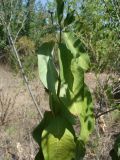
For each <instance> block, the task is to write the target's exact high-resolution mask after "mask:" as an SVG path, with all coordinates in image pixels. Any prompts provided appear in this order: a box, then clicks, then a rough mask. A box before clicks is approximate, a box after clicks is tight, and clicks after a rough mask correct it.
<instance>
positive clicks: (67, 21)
mask: <svg viewBox="0 0 120 160" xmlns="http://www.w3.org/2000/svg"><path fill="white" fill-rule="evenodd" d="M74 20H75V17H74V11H71V12H70V13H67V16H66V18H65V20H64V26H65V27H66V26H68V25H69V24H71V23H72V22H74Z"/></svg>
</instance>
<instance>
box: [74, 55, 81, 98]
mask: <svg viewBox="0 0 120 160" xmlns="http://www.w3.org/2000/svg"><path fill="white" fill-rule="evenodd" d="M71 71H72V75H73V79H74V80H73V85H72V93H73V95H74V96H77V94H78V93H79V92H80V90H81V89H82V88H83V86H84V71H83V69H82V68H81V67H80V64H79V58H74V59H72V62H71Z"/></svg>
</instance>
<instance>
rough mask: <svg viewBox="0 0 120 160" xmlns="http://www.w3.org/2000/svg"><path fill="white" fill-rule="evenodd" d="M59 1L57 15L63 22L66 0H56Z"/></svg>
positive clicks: (59, 20)
mask: <svg viewBox="0 0 120 160" xmlns="http://www.w3.org/2000/svg"><path fill="white" fill-rule="evenodd" d="M56 2H57V16H58V22H59V24H61V21H62V18H63V10H64V1H63V0H56Z"/></svg>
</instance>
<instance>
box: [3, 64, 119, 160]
mask: <svg viewBox="0 0 120 160" xmlns="http://www.w3.org/2000/svg"><path fill="white" fill-rule="evenodd" d="M106 77H107V74H101V75H100V77H99V78H100V81H101V83H102V81H104V80H105V79H106ZM85 81H86V83H87V84H88V86H89V87H90V90H91V91H92V92H94V90H95V87H96V78H95V75H94V74H93V73H87V74H86V75H85ZM29 84H30V87H31V89H32V92H33V94H34V96H35V99H36V101H37V103H38V104H39V109H40V110H41V111H42V113H44V111H45V110H49V104H48V95H47V93H46V92H45V90H44V87H43V85H42V83H41V82H40V80H39V78H38V75H37V76H36V77H35V78H34V79H33V80H31V81H30V82H29ZM0 100H1V101H2V104H3V107H1V108H0V160H17V159H20V160H32V159H34V156H35V154H36V152H37V151H38V150H37V149H38V146H37V144H36V143H35V142H34V140H33V139H32V136H31V132H32V131H33V129H34V128H35V126H36V125H37V124H38V123H39V121H40V116H39V114H38V112H37V110H36V108H35V106H34V103H33V101H32V99H31V97H30V95H29V93H28V90H27V88H26V86H25V84H24V82H23V79H22V77H21V75H20V74H17V75H16V74H15V73H13V72H12V71H11V70H10V69H9V67H8V66H7V65H6V66H5V65H2V64H0ZM14 101H15V102H14ZM4 113H5V114H4ZM3 115H5V118H4V119H3ZM1 117H2V118H1ZM119 119H120V118H118V117H117V116H116V113H115V114H114V116H112V115H111V114H110V115H109V116H108V115H107V116H106V117H105V123H106V128H105V132H104V133H101V132H100V131H98V130H99V129H98V130H97V128H99V125H98V124H97V122H96V124H97V125H96V131H95V132H94V133H93V135H92V137H91V141H90V142H89V144H88V147H87V154H86V157H85V160H110V156H109V151H110V150H111V148H112V145H113V143H114V135H115V134H118V133H119V132H120V123H119V122H120V120H119ZM93 142H94V143H93Z"/></svg>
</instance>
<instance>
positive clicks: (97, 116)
mask: <svg viewBox="0 0 120 160" xmlns="http://www.w3.org/2000/svg"><path fill="white" fill-rule="evenodd" d="M117 109H118V108H117V107H114V108H112V109H110V110H108V111H105V112H102V113H100V114H98V115H96V116H95V118H96V119H97V118H99V117H100V116H102V115H105V114H107V113H109V112H112V111H115V110H117Z"/></svg>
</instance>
